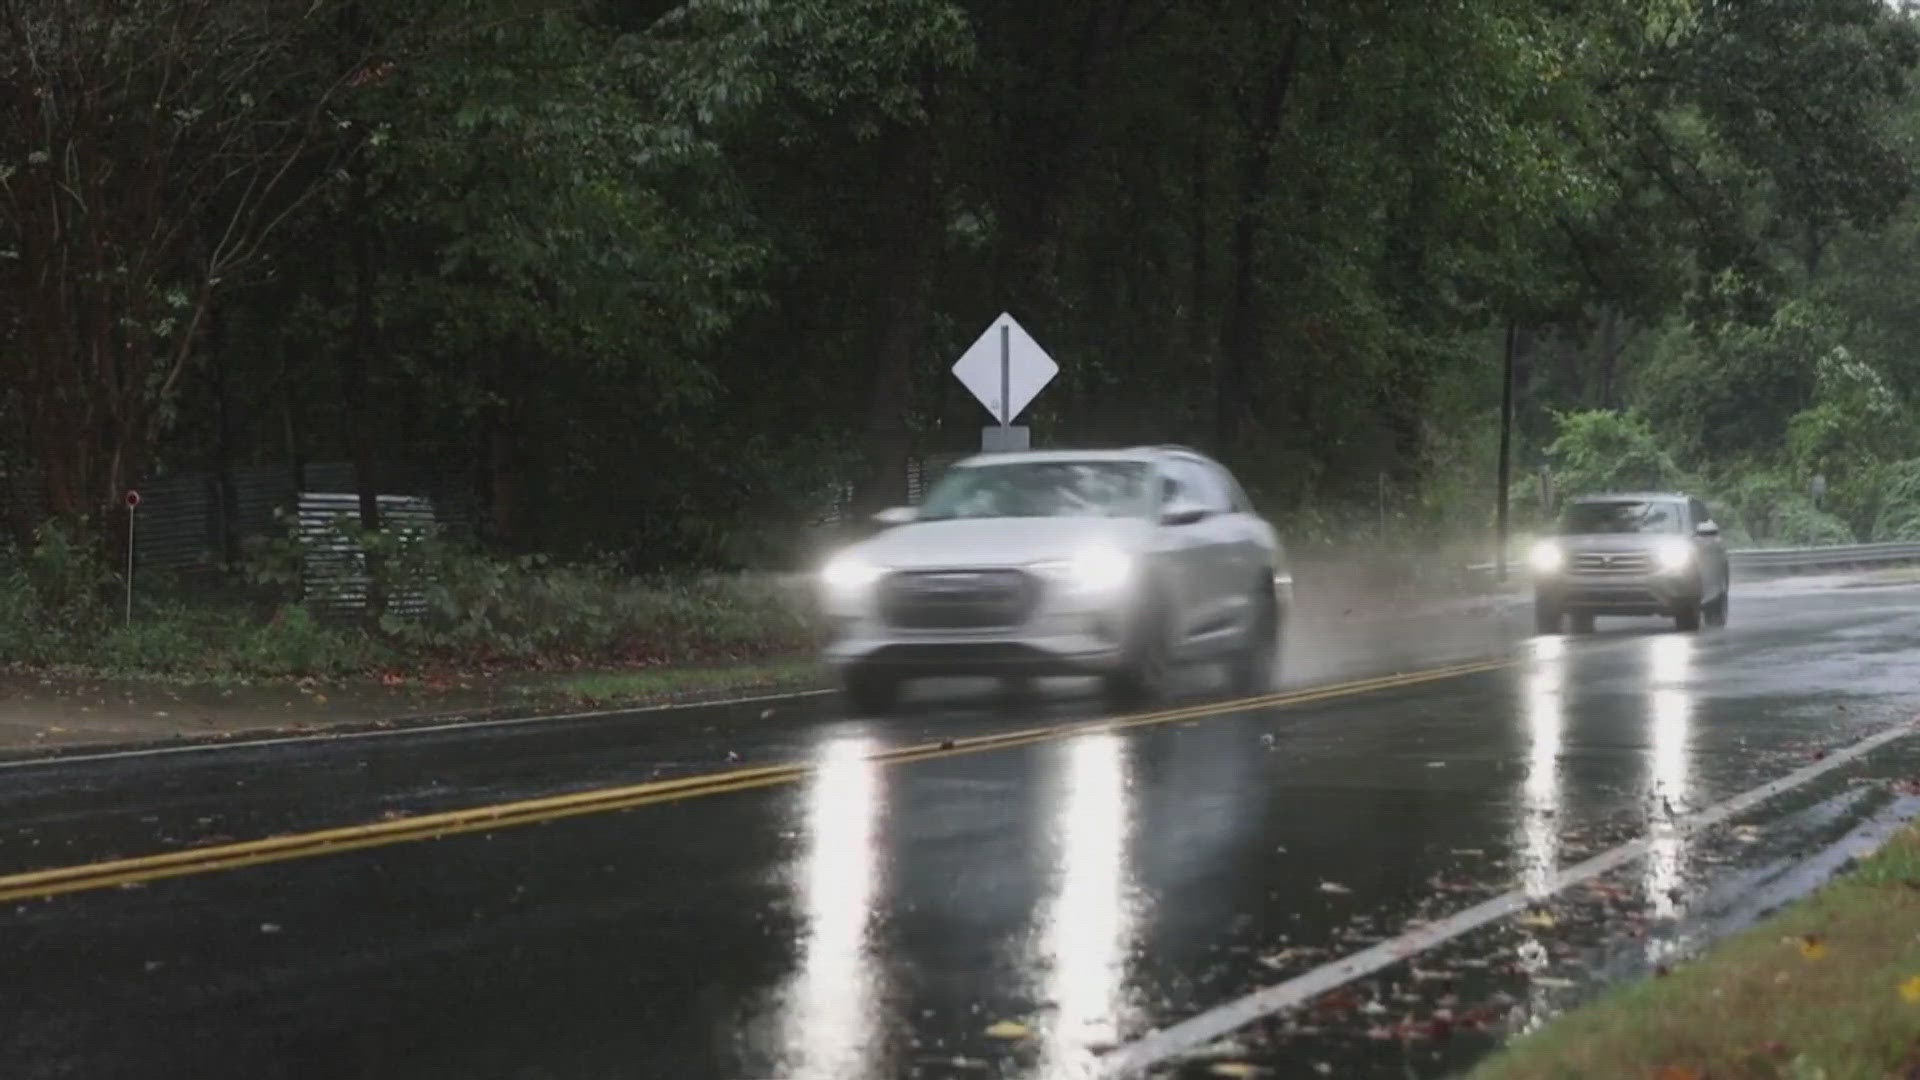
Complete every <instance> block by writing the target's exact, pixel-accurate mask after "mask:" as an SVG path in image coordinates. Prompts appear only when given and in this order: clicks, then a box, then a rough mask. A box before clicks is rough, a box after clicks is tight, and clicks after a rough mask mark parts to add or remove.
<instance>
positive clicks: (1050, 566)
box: [1032, 540, 1134, 593]
mask: <svg viewBox="0 0 1920 1080" xmlns="http://www.w3.org/2000/svg"><path fill="white" fill-rule="evenodd" d="M1133 568H1134V561H1133V556H1131V555H1129V554H1127V553H1126V552H1125V551H1123V550H1121V549H1120V548H1119V547H1118V546H1116V545H1114V544H1111V543H1108V542H1106V541H1104V540H1103V541H1097V542H1095V543H1091V544H1088V545H1087V546H1086V547H1083V548H1081V549H1080V550H1078V551H1076V552H1074V553H1073V557H1072V558H1070V559H1067V560H1065V561H1063V562H1049V563H1041V564H1039V565H1037V566H1034V567H1033V568H1032V569H1034V570H1036V571H1038V572H1040V573H1042V574H1045V575H1046V576H1048V577H1050V578H1054V579H1056V580H1058V581H1061V582H1064V583H1065V584H1066V586H1067V587H1068V588H1069V589H1071V590H1073V591H1074V592H1078V593H1104V592H1113V591H1114V590H1116V589H1119V588H1122V587H1123V586H1125V585H1126V584H1127V583H1128V582H1130V581H1132V580H1133Z"/></svg>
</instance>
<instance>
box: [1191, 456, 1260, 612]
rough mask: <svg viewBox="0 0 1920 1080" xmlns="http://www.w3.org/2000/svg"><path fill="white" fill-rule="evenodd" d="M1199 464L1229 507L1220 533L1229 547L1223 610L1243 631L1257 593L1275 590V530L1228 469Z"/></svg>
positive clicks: (1224, 566)
mask: <svg viewBox="0 0 1920 1080" xmlns="http://www.w3.org/2000/svg"><path fill="white" fill-rule="evenodd" d="M1200 464H1201V466H1202V467H1203V468H1204V469H1206V471H1207V474H1208V475H1209V476H1210V477H1211V478H1212V479H1213V482H1214V485H1215V486H1216V488H1217V489H1218V490H1219V492H1220V497H1221V500H1222V504H1223V505H1224V506H1225V507H1226V510H1225V513H1224V514H1222V516H1221V531H1222V532H1224V533H1225V534H1226V536H1227V540H1228V545H1229V546H1228V550H1227V557H1226V559H1225V560H1224V562H1223V563H1222V564H1221V567H1220V572H1221V581H1220V589H1221V601H1220V602H1221V606H1222V610H1223V611H1224V613H1225V614H1226V615H1228V616H1229V617H1230V618H1231V619H1232V621H1233V623H1234V625H1235V626H1236V627H1241V628H1244V627H1246V626H1247V625H1248V621H1249V620H1250V619H1251V618H1253V614H1254V596H1255V590H1256V589H1266V590H1269V591H1270V590H1271V589H1272V588H1273V574H1274V570H1275V569H1276V565H1275V563H1276V554H1277V552H1276V549H1277V548H1278V540H1277V538H1276V537H1275V536H1274V534H1273V529H1272V527H1271V526H1269V525H1268V524H1267V523H1266V522H1265V521H1263V520H1261V519H1260V517H1259V516H1258V515H1256V514H1254V512H1253V505H1252V504H1251V503H1250V502H1248V501H1247V495H1246V492H1244V491H1242V490H1241V489H1240V485H1239V483H1237V482H1236V481H1235V480H1234V479H1233V476H1232V474H1230V473H1228V472H1227V470H1226V467H1225V466H1223V465H1220V464H1218V463H1217V462H1211V461H1203V462H1201V463H1200Z"/></svg>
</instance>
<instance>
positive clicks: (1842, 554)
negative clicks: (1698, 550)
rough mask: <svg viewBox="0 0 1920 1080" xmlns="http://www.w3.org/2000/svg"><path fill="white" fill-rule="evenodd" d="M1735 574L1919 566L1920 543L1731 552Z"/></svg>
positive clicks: (1750, 549)
mask: <svg viewBox="0 0 1920 1080" xmlns="http://www.w3.org/2000/svg"><path fill="white" fill-rule="evenodd" d="M1727 557H1728V558H1729V559H1730V560H1731V561H1732V562H1733V567H1734V569H1736V570H1815V569H1836V570H1838V569H1847V568H1849V567H1858V566H1897V565H1899V564H1902V563H1913V562H1920V543H1915V542H1912V541H1902V542H1899V543H1892V544H1833V545H1828V546H1826V547H1803V548H1748V549H1747V550H1744V551H1729V552H1727Z"/></svg>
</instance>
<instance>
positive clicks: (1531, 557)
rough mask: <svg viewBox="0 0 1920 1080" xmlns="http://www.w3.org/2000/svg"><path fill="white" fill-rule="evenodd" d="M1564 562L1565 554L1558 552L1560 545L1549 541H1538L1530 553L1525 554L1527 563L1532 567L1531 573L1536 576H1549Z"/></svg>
mask: <svg viewBox="0 0 1920 1080" xmlns="http://www.w3.org/2000/svg"><path fill="white" fill-rule="evenodd" d="M1566 561H1567V554H1566V552H1564V551H1562V550H1560V545H1559V544H1556V543H1554V542H1553V541H1551V540H1542V541H1540V542H1539V543H1537V544H1535V545H1533V550H1532V551H1530V552H1528V553H1527V563H1528V564H1529V565H1531V566H1532V567H1533V572H1534V573H1536V574H1551V573H1553V572H1554V571H1556V570H1558V569H1560V567H1561V566H1562V565H1563V564H1564V563H1565V562H1566Z"/></svg>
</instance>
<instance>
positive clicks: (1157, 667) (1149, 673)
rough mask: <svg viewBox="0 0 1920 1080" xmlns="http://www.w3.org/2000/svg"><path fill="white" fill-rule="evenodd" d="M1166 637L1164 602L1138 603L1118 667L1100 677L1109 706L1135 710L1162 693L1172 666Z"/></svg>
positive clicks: (1154, 699) (1167, 634) (1155, 699)
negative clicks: (1138, 610) (1138, 608)
mask: <svg viewBox="0 0 1920 1080" xmlns="http://www.w3.org/2000/svg"><path fill="white" fill-rule="evenodd" d="M1169 636H1170V635H1169V633H1168V626H1167V614H1166V607H1165V605H1163V604H1162V603H1160V602H1159V601H1158V599H1155V600H1153V601H1150V602H1148V603H1146V604H1143V605H1141V608H1140V612H1139V614H1137V615H1136V616H1135V617H1134V619H1133V625H1132V626H1131V627H1130V628H1129V630H1128V632H1127V643H1126V648H1125V652H1124V655H1123V656H1122V658H1121V661H1120V667H1119V668H1118V669H1116V670H1114V671H1111V672H1109V673H1107V675H1106V676H1105V677H1104V678H1103V679H1102V680H1101V682H1102V684H1103V686H1104V689H1105V690H1106V696H1107V703H1108V704H1109V705H1111V706H1112V707H1114V708H1116V709H1138V708H1143V707H1145V706H1149V705H1152V704H1154V703H1155V702H1158V701H1160V700H1161V699H1162V698H1164V697H1165V696H1166V693H1167V683H1168V681H1169V673H1170V669H1171V668H1172V655H1171V650H1172V643H1171V642H1170V641H1168V640H1167V639H1168V637H1169Z"/></svg>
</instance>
